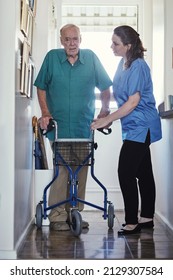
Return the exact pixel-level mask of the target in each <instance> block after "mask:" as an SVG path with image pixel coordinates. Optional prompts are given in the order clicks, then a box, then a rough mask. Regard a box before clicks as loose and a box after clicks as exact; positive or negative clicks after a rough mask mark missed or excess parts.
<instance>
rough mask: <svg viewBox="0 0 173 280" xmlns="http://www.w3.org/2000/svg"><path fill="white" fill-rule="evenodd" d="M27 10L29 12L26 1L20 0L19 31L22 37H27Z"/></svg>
mask: <svg viewBox="0 0 173 280" xmlns="http://www.w3.org/2000/svg"><path fill="white" fill-rule="evenodd" d="M28 10H29V2H28V0H21V22H20V29H21V31H22V33H23V34H24V36H27V24H28Z"/></svg>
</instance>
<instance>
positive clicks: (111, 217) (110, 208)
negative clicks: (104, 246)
mask: <svg viewBox="0 0 173 280" xmlns="http://www.w3.org/2000/svg"><path fill="white" fill-rule="evenodd" d="M114 218H115V214H114V206H113V204H112V203H110V204H109V206H108V227H109V229H112V228H113V226H114Z"/></svg>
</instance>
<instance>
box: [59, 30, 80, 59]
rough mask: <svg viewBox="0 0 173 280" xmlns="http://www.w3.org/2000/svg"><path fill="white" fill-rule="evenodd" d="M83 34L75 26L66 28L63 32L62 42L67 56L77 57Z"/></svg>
mask: <svg viewBox="0 0 173 280" xmlns="http://www.w3.org/2000/svg"><path fill="white" fill-rule="evenodd" d="M80 43H81V36H80V33H79V31H78V29H76V28H75V27H70V28H66V29H64V30H63V32H62V34H61V44H62V45H63V47H64V49H65V51H66V53H67V56H72V57H76V56H77V55H78V52H79V46H80Z"/></svg>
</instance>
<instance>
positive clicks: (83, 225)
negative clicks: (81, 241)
mask: <svg viewBox="0 0 173 280" xmlns="http://www.w3.org/2000/svg"><path fill="white" fill-rule="evenodd" d="M82 228H89V223H88V222H86V221H84V220H82Z"/></svg>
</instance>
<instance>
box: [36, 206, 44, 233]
mask: <svg viewBox="0 0 173 280" xmlns="http://www.w3.org/2000/svg"><path fill="white" fill-rule="evenodd" d="M42 218H43V209H42V204H41V203H38V204H37V207H36V214H35V219H36V226H37V228H41V227H42Z"/></svg>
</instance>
